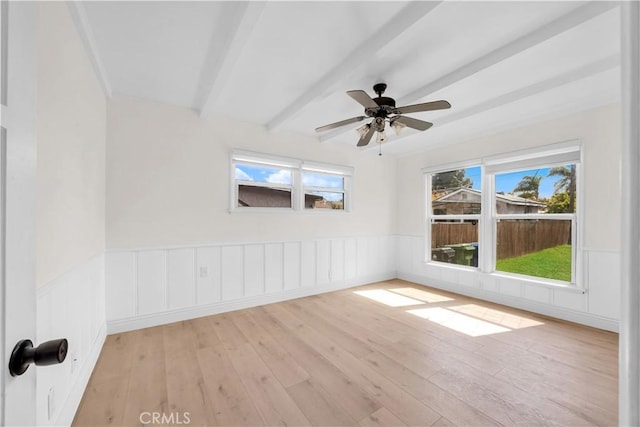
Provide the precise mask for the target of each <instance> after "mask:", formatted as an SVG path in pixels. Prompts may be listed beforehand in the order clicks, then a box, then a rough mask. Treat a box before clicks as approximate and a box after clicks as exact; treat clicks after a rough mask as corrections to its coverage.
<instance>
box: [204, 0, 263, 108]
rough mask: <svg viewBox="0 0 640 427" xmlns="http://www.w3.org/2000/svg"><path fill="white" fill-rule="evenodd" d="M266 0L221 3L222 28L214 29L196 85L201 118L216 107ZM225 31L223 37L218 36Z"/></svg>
mask: <svg viewBox="0 0 640 427" xmlns="http://www.w3.org/2000/svg"><path fill="white" fill-rule="evenodd" d="M265 4H266V2H263V1H249V2H241V3H240V2H222V3H220V7H222V8H223V10H222V13H221V14H220V17H221V22H220V24H221V25H222V28H223V30H221V31H219V32H218V31H217V32H214V34H213V37H212V39H211V42H210V44H209V52H208V54H207V60H206V61H205V64H204V67H203V70H202V76H201V78H200V84H199V86H198V87H199V91H198V92H199V98H201V99H197V100H196V101H195V105H196V106H198V107H199V110H200V117H203V118H206V117H208V116H209V115H210V114H211V113H212V112H213V111H214V110H215V107H216V103H217V101H218V98H219V97H220V94H221V92H222V88H224V86H225V84H226V83H227V81H228V79H229V76H230V75H231V72H232V71H233V67H234V66H235V64H236V61H237V60H238V58H239V57H240V55H241V54H242V49H243V48H244V45H245V44H246V42H247V40H249V37H250V36H251V33H252V32H253V29H254V27H255V25H256V23H257V22H258V20H259V19H260V15H262V11H263V9H264V6H265ZM220 34H224V35H225V37H220Z"/></svg>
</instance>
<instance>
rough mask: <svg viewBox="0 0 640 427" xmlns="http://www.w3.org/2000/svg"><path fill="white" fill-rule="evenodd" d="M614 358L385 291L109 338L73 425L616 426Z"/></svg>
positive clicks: (571, 340)
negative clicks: (160, 418) (157, 417)
mask: <svg viewBox="0 0 640 427" xmlns="http://www.w3.org/2000/svg"><path fill="white" fill-rule="evenodd" d="M376 300H378V301H382V302H378V301H376ZM403 304H407V305H403ZM410 311H411V312H410ZM617 349H618V336H617V334H614V333H610V332H605V331H600V330H597V329H592V328H588V327H584V326H579V325H575V324H571V323H567V322H562V321H558V320H554V319H550V318H546V317H542V316H537V315H533V314H531V313H528V312H524V311H519V310H515V309H511V308H507V307H503V306H500V305H496V304H490V303H486V302H483V301H479V300H475V299H471V298H468V297H462V296H459V295H455V294H449V293H446V292H443V291H439V290H434V289H430V288H425V287H421V286H417V285H413V284H411V283H408V282H403V281H400V280H393V281H390V282H381V283H376V284H372V285H367V286H363V287H359V288H355V289H349V290H344V291H339V292H333V293H328V294H324V295H318V296H313V297H308V298H302V299H298V300H293V301H288V302H284V303H278V304H272V305H267V306H263V307H258V308H252V309H248V310H241V311H237V312H232V313H226V314H221V315H216V316H210V317H205V318H200V319H196V320H190V321H185V322H179V323H174V324H171V325H165V326H159V327H155V328H149V329H144V330H139V331H134V332H128V333H122V334H116V335H111V336H109V337H108V338H107V341H106V343H105V346H104V349H103V351H102V354H101V355H100V359H99V361H98V364H97V366H96V369H95V371H94V373H93V375H92V377H91V380H90V382H89V385H88V387H87V390H86V392H85V395H84V397H83V400H82V403H81V404H80V408H79V410H78V413H77V414H76V418H75V421H74V425H86V426H95V425H117V426H119V425H140V424H141V420H140V415H141V414H142V413H144V412H147V413H153V412H159V413H163V414H164V415H165V417H168V418H165V421H167V420H171V418H170V417H171V416H173V417H174V418H173V419H172V421H173V424H179V422H178V421H180V422H182V423H184V422H185V421H186V419H185V418H184V416H185V414H184V412H188V415H187V416H188V418H189V420H190V421H191V425H197V426H202V425H224V426H236V425H238V426H239V425H251V426H254V425H269V426H271V425H288V426H303V425H316V426H343V425H344V426H351V425H361V426H401V425H411V426H428V425H441V426H445V425H447V426H448V425H464V426H480V425H483V426H484V425H505V426H513V425H530V426H534V425H535V426H538V425H540V426H541V425H562V426H582V425H606V426H612V425H617V421H618V420H617V400H618V393H617V390H618V380H617V372H618V363H617V361H618V352H617ZM172 414H173V415H172ZM150 416H151V415H144V416H143V420H142V421H144V422H146V421H147V420H149V417H150ZM145 417H146V418H145Z"/></svg>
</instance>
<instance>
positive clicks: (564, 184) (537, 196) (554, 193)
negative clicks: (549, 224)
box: [496, 164, 576, 214]
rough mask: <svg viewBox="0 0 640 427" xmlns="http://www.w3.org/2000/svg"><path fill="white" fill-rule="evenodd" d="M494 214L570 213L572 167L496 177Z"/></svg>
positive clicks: (573, 188)
mask: <svg viewBox="0 0 640 427" xmlns="http://www.w3.org/2000/svg"><path fill="white" fill-rule="evenodd" d="M496 208H497V212H498V214H528V213H533V214H540V213H574V212H575V211H576V165H573V164H572V165H565V166H556V167H546V168H539V169H530V170H524V171H518V172H510V173H503V174H497V175H496Z"/></svg>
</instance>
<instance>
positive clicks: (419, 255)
mask: <svg viewBox="0 0 640 427" xmlns="http://www.w3.org/2000/svg"><path fill="white" fill-rule="evenodd" d="M620 117H621V116H620V107H619V105H608V106H604V107H600V108H597V109H594V110H589V111H585V112H582V113H578V114H574V115H571V116H568V117H564V118H560V119H556V120H552V121H547V122H543V123H538V124H536V125H532V126H527V127H522V128H518V129H513V130H510V131H508V132H503V133H500V134H497V135H493V136H489V137H483V138H479V139H476V140H472V141H466V142H463V143H459V144H455V145H449V146H446V147H439V148H434V149H432V150H429V151H428V152H425V153H423V154H418V155H412V156H407V157H403V158H400V159H399V160H398V213H397V226H396V229H397V233H398V235H399V238H398V242H397V245H398V264H397V269H398V272H399V275H400V277H403V278H406V279H410V280H415V281H418V282H421V283H427V284H432V285H435V286H440V287H443V288H447V289H450V290H454V291H456V292H461V293H468V294H470V295H475V296H478V297H481V298H487V299H492V300H495V301H499V302H504V303H508V304H511V305H515V306H519V307H522V308H526V309H530V310H533V311H539V312H543V313H546V314H550V315H554V316H558V317H562V318H566V319H569V320H574V321H579V322H582V323H587V324H592V325H594V326H598V327H603V328H606V329H617V321H618V319H619V298H620V280H619V277H620V271H619V256H620V252H619V251H620V248H619V246H620V233H619V220H620V183H619V176H620V168H619V162H620V141H621V139H620V138H621V136H620V120H621V118H620ZM575 139H579V140H581V141H582V143H583V147H584V148H583V153H584V154H583V158H584V163H583V170H584V177H583V178H584V179H583V187H584V193H583V198H584V205H583V206H584V212H583V213H584V215H583V216H582V222H583V224H582V227H583V229H584V242H583V243H582V249H583V260H584V264H583V271H582V273H583V279H584V283H583V285H584V286H585V287H586V288H587V292H586V293H584V294H583V293H579V292H575V291H574V290H568V289H564V288H550V287H545V286H539V285H536V284H534V283H531V282H527V281H522V280H516V279H511V278H500V277H495V276H493V275H490V274H477V273H476V272H473V273H472V272H469V271H462V270H460V269H456V268H451V267H448V266H438V265H434V264H429V265H425V263H424V262H423V260H424V227H425V223H424V215H425V212H424V207H423V206H422V203H423V202H422V201H423V200H424V180H423V175H422V173H421V169H422V168H424V167H429V166H438V165H446V164H450V163H454V162H460V161H465V160H471V159H479V158H482V157H484V156H490V155H494V154H500V153H508V152H510V151H515V150H520V149H526V148H532V147H538V146H543V145H549V144H553V143H557V142H562V141H568V140H575Z"/></svg>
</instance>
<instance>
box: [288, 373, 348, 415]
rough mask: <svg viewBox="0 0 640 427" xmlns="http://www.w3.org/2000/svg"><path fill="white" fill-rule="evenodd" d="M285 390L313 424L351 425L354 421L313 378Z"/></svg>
mask: <svg viewBox="0 0 640 427" xmlns="http://www.w3.org/2000/svg"><path fill="white" fill-rule="evenodd" d="M287 392H288V393H289V395H290V396H291V398H292V399H293V400H294V401H295V402H296V404H297V405H298V407H299V408H300V409H301V410H302V412H303V413H304V414H305V416H306V417H307V419H308V420H309V421H310V422H311V424H312V425H314V426H336V427H337V426H353V425H356V424H357V423H356V421H355V420H354V419H353V418H351V416H350V415H349V414H348V413H347V411H345V410H344V409H343V408H342V407H341V406H340V404H339V403H338V402H337V401H336V399H335V397H334V396H333V395H331V394H330V393H328V392H327V391H326V390H325V389H323V388H322V387H321V386H320V385H318V384H317V382H316V380H315V379H314V378H309V379H307V380H306V381H303V382H301V383H298V384H296V385H293V386H291V387H289V388H287Z"/></svg>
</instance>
